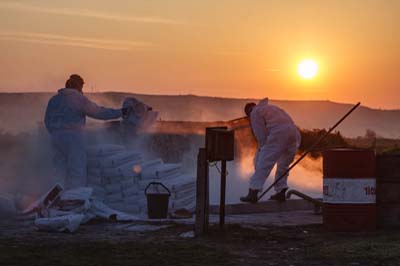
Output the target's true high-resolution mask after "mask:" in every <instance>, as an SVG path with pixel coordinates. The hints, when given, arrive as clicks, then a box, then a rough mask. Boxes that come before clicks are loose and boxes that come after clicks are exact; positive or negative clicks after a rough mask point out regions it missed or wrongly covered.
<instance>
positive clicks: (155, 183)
mask: <svg viewBox="0 0 400 266" xmlns="http://www.w3.org/2000/svg"><path fill="white" fill-rule="evenodd" d="M151 185H160V186H162V187H163V188H164V189H165V190H166V191H167V192H168V197H169V196H171V191H169V189H168V188H167V187H166V186H164V184H163V183H160V182H150V183H149V184H148V185H147V187H146V189H145V190H144V194H145V195H147V190H148V189H149V187H150V186H151Z"/></svg>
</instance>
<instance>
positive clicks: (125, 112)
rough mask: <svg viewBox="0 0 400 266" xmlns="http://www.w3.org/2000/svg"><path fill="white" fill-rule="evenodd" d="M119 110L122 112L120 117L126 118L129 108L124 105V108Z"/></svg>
mask: <svg viewBox="0 0 400 266" xmlns="http://www.w3.org/2000/svg"><path fill="white" fill-rule="evenodd" d="M121 112H122V118H124V119H125V118H128V116H129V113H130V112H131V108H129V107H124V108H122V109H121Z"/></svg>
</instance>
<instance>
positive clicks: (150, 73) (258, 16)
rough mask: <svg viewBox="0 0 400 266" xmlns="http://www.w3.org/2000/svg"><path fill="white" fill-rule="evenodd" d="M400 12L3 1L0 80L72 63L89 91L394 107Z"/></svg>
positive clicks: (31, 85)
mask: <svg viewBox="0 0 400 266" xmlns="http://www.w3.org/2000/svg"><path fill="white" fill-rule="evenodd" d="M399 14H400V1H398V0H385V1H383V0H376V1H371V0H353V1H351V0H332V1H323V0H316V1H312V0H297V1H294V0H293V1H289V0H287V1H282V0H277V1H272V0H258V1H256V0H253V1H252V0H248V1H246V0H225V1H222V0H220V1H219V0H201V1H200V0H199V1H193V0H182V1H177V0H176V1H173V0H168V1H166V0H146V1H133V0H125V1H118V0H115V1H108V0H90V1H82V0H69V1H66V0H37V1H34V0H25V1H11V0H10V1H6V0H0V59H1V63H2V67H1V68H0V80H1V82H0V91H1V92H12V91H26V92H30V91H56V89H58V88H60V87H62V86H63V85H64V82H65V80H66V79H67V77H68V75H69V74H71V73H78V74H81V75H82V76H83V77H84V79H85V81H86V84H85V90H86V91H88V92H90V91H125V92H134V93H146V94H196V95H210V96H222V97H240V98H262V97H266V96H268V97H269V98H272V99H288V100H332V101H338V102H357V101H361V102H362V103H363V104H364V105H367V106H370V107H374V108H385V109H388V108H400V18H399ZM302 59H313V60H315V61H316V62H317V64H318V66H319V71H318V73H317V75H316V77H315V78H312V79H307V80H306V79H302V78H301V77H300V76H299V75H298V74H297V65H298V64H299V63H300V61H301V60H302Z"/></svg>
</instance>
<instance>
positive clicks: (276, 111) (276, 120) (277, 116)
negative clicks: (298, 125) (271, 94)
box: [253, 99, 294, 130]
mask: <svg viewBox="0 0 400 266" xmlns="http://www.w3.org/2000/svg"><path fill="white" fill-rule="evenodd" d="M253 112H255V113H256V114H257V115H259V116H261V117H262V118H263V120H264V122H265V125H266V127H267V129H268V130H273V129H275V128H278V127H282V126H285V125H294V122H293V120H292V118H291V117H290V116H289V115H288V114H287V113H286V112H285V111H284V110H282V109H281V108H279V107H278V106H275V105H271V104H269V103H268V99H264V100H262V101H260V103H259V104H257V105H256V106H255V107H254V109H253Z"/></svg>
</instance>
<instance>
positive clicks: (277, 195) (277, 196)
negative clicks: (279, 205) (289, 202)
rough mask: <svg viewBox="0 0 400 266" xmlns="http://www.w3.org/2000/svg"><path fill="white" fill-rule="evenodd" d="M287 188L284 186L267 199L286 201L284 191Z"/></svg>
mask: <svg viewBox="0 0 400 266" xmlns="http://www.w3.org/2000/svg"><path fill="white" fill-rule="evenodd" d="M287 190H288V189H287V188H284V189H282V190H281V191H280V192H277V193H275V194H274V195H272V196H271V197H270V198H269V199H270V200H276V201H278V202H284V201H286V191H287Z"/></svg>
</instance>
